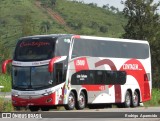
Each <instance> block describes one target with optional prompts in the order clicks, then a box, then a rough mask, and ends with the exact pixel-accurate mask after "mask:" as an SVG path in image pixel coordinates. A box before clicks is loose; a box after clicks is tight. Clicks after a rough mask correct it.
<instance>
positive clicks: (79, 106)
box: [76, 92, 86, 110]
mask: <svg viewBox="0 0 160 121" xmlns="http://www.w3.org/2000/svg"><path fill="white" fill-rule="evenodd" d="M85 107H86V96H85V94H84V93H83V92H81V93H80V95H79V100H78V101H77V103H76V109H77V110H82V109H84V108H85Z"/></svg>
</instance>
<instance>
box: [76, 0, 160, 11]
mask: <svg viewBox="0 0 160 121" xmlns="http://www.w3.org/2000/svg"><path fill="white" fill-rule="evenodd" d="M77 1H84V3H97V5H98V6H103V5H106V4H109V6H114V7H116V8H118V9H119V10H120V11H122V10H123V8H124V5H123V4H121V0H77ZM123 1H124V0H123ZM158 1H160V0H154V2H155V3H158ZM159 12H160V8H159Z"/></svg>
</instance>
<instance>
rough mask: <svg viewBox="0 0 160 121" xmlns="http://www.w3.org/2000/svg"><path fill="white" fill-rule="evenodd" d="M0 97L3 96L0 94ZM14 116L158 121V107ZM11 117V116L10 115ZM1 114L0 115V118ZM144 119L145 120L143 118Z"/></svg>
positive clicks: (62, 120) (66, 120) (74, 120)
mask: <svg viewBox="0 0 160 121" xmlns="http://www.w3.org/2000/svg"><path fill="white" fill-rule="evenodd" d="M0 96H3V95H2V93H0ZM5 98H8V99H10V94H9V93H7V94H6V95H5ZM14 113H16V114H21V115H22V113H23V114H25V115H27V116H28V115H30V114H31V115H32V114H38V115H39V116H40V117H42V118H38V119H25V120H26V121H31V120H33V121H97V120H98V121H106V120H110V121H128V120H131V121H137V120H140V121H160V107H138V108H105V109H87V108H86V109H84V110H73V111H64V110H63V111H56V110H50V111H48V112H42V111H39V112H33V113H32V112H30V111H29V110H27V111H25V110H23V112H22V111H19V112H14ZM12 115H13V114H12ZM1 116H2V113H0V117H1ZM144 117H145V118H144ZM1 120H3V121H22V119H17V118H16V116H13V118H12V119H9V118H5V119H4V118H3V119H2V118H0V121H1Z"/></svg>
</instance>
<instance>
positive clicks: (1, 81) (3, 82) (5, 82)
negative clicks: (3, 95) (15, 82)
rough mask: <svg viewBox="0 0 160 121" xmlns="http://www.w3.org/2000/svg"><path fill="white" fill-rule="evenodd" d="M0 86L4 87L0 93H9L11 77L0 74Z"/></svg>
mask: <svg viewBox="0 0 160 121" xmlns="http://www.w3.org/2000/svg"><path fill="white" fill-rule="evenodd" d="M0 86H4V88H3V89H1V92H10V91H11V76H10V75H3V74H0Z"/></svg>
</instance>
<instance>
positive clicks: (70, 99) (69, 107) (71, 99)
mask: <svg viewBox="0 0 160 121" xmlns="http://www.w3.org/2000/svg"><path fill="white" fill-rule="evenodd" d="M75 101H76V100H75V95H74V93H73V92H72V91H71V92H70V94H69V96H68V104H67V105H65V106H64V107H65V109H66V110H73V109H74V108H75Z"/></svg>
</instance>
